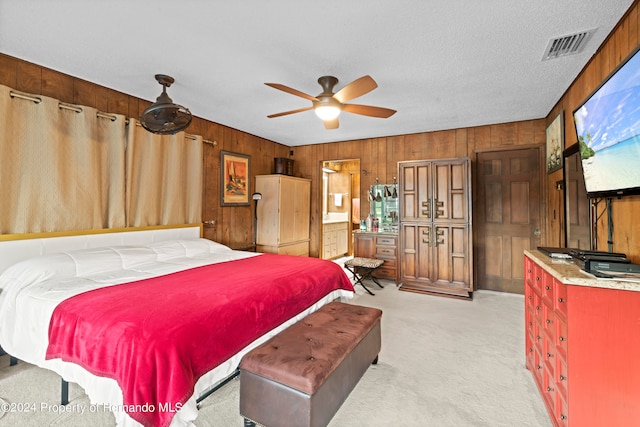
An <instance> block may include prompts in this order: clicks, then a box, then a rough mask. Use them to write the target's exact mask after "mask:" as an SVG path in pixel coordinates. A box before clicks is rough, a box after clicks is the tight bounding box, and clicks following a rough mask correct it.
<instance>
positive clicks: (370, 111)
mask: <svg viewBox="0 0 640 427" xmlns="http://www.w3.org/2000/svg"><path fill="white" fill-rule="evenodd" d="M342 111H346V112H348V113H354V114H360V115H362V116H370V117H379V118H381V119H386V118H388V117H391V116H393V115H394V114H395V113H396V110H392V109H390V108H382V107H372V106H371V105H360V104H344V105H343V106H342Z"/></svg>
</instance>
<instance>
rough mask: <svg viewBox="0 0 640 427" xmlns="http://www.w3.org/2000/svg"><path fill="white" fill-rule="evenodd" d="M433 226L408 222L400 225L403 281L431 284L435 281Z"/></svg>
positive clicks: (406, 282)
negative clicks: (432, 257) (432, 247)
mask: <svg viewBox="0 0 640 427" xmlns="http://www.w3.org/2000/svg"><path fill="white" fill-rule="evenodd" d="M431 228H432V227H431V225H429V224H427V223H425V224H420V223H407V224H402V226H401V227H400V233H401V236H400V241H401V242H402V247H401V248H400V258H401V261H400V262H401V264H402V266H401V275H402V276H401V282H403V283H405V284H410V283H416V282H423V283H425V284H429V283H431V282H432V281H433V271H432V268H431V252H432V251H431V238H432V233H431Z"/></svg>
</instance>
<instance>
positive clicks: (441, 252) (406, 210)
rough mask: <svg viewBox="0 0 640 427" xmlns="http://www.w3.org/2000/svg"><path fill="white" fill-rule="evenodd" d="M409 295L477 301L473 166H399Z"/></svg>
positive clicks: (463, 161)
mask: <svg viewBox="0 0 640 427" xmlns="http://www.w3.org/2000/svg"><path fill="white" fill-rule="evenodd" d="M398 177H399V197H400V206H399V215H400V225H399V240H400V241H399V245H400V248H399V256H400V281H401V288H400V289H402V290H404V291H413V292H424V293H435V294H443V295H449V296H455V297H461V298H471V297H472V295H473V244H472V220H471V218H472V215H471V161H470V159H469V158H467V157H465V158H457V159H438V160H419V161H407V162H399V163H398Z"/></svg>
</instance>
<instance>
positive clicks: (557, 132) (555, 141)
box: [547, 111, 564, 173]
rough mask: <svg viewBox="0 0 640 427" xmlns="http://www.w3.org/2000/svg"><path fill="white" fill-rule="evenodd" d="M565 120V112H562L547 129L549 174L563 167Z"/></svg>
mask: <svg viewBox="0 0 640 427" xmlns="http://www.w3.org/2000/svg"><path fill="white" fill-rule="evenodd" d="M563 118H564V114H563V111H560V113H559V114H558V115H557V116H556V118H555V119H553V121H552V122H551V124H550V125H549V127H548V128H547V173H551V172H553V171H556V170H558V169H560V168H561V167H562V162H563V157H562V151H563V150H564V120H563Z"/></svg>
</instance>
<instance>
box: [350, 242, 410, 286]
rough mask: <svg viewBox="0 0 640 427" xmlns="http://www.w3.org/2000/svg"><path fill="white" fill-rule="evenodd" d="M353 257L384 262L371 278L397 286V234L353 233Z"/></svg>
mask: <svg viewBox="0 0 640 427" xmlns="http://www.w3.org/2000/svg"><path fill="white" fill-rule="evenodd" d="M353 256H354V257H363V258H375V259H381V260H384V264H382V266H380V267H379V268H378V269H376V271H375V272H374V274H373V276H375V277H378V278H380V279H388V280H393V281H394V283H395V284H396V285H397V284H398V279H399V277H400V271H399V269H398V233H393V232H368V231H354V232H353Z"/></svg>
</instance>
